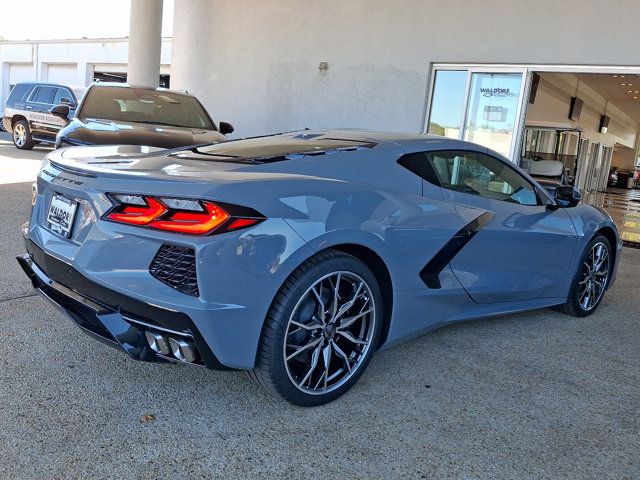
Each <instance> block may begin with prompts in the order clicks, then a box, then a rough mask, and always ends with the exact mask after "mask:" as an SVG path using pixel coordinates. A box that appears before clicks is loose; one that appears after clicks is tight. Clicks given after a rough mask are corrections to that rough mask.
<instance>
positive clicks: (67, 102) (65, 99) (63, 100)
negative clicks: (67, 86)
mask: <svg viewBox="0 0 640 480" xmlns="http://www.w3.org/2000/svg"><path fill="white" fill-rule="evenodd" d="M60 104H61V105H69V108H73V107H75V105H74V104H73V102H72V101H71V99H70V98H69V97H62V98H61V99H60Z"/></svg>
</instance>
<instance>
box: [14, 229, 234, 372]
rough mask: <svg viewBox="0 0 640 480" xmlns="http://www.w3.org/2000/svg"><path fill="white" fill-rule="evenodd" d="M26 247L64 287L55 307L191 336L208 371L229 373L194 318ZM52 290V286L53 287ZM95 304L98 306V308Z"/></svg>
mask: <svg viewBox="0 0 640 480" xmlns="http://www.w3.org/2000/svg"><path fill="white" fill-rule="evenodd" d="M25 245H26V248H27V252H28V254H29V257H30V258H31V260H32V261H33V262H34V263H35V264H36V265H37V267H38V268H39V269H40V270H42V272H44V274H45V275H46V276H47V277H49V279H51V280H52V281H53V282H54V284H56V283H57V284H59V285H60V286H61V287H63V288H62V289H59V290H60V292H59V293H63V297H64V298H61V299H57V300H56V303H58V304H60V305H61V306H63V308H65V309H66V310H68V309H67V308H66V305H62V303H64V302H59V301H58V300H65V298H66V299H67V301H69V302H73V303H85V305H87V306H88V305H90V306H91V307H92V310H96V309H98V307H104V308H102V309H99V312H100V313H102V312H101V310H102V311H115V312H118V313H119V314H121V315H122V316H124V317H129V318H131V319H132V320H136V319H138V320H141V321H144V322H146V323H148V324H150V325H157V326H158V327H165V328H169V329H172V330H177V331H184V332H188V333H189V334H190V335H191V336H192V337H193V339H194V341H195V343H196V345H197V347H198V350H199V352H200V355H201V357H202V359H203V360H204V363H205V365H206V366H207V367H208V368H211V369H216V370H229V369H230V368H229V367H226V366H224V365H222V364H221V363H220V361H219V360H218V359H217V358H216V356H215V354H214V353H213V352H212V351H211V349H210V348H209V346H208V345H207V343H206V342H205V341H204V338H203V337H202V335H201V334H200V332H199V331H198V329H197V328H196V326H195V324H194V323H193V321H192V320H191V318H190V317H189V316H188V315H186V314H185V313H183V312H178V311H175V310H169V309H166V308H162V307H158V306H155V305H150V304H148V303H145V302H143V301H141V300H137V299H135V298H132V297H128V296H127V295H123V294H121V293H118V292H115V291H113V290H110V289H109V288H106V287H103V286H102V285H99V284H97V283H95V282H93V281H92V280H89V279H88V278H86V277H85V276H84V275H82V274H81V273H80V272H78V271H77V270H76V269H75V268H73V267H72V266H71V265H69V264H67V263H65V262H63V261H61V260H58V259H57V258H55V257H53V256H52V255H49V254H47V253H45V252H44V250H42V249H41V248H40V247H38V246H37V245H36V244H35V243H33V242H32V241H31V240H28V239H27V240H25ZM18 261H19V262H20V265H21V266H22V268H23V269H24V270H25V273H27V275H28V276H29V278H30V279H31V281H32V283H33V286H34V287H35V288H40V287H41V285H38V281H37V278H35V277H36V276H35V274H34V273H33V272H29V271H28V270H29V269H28V265H27V263H26V262H25V261H24V260H23V261H20V258H19V259H18ZM25 266H27V268H25ZM51 286H53V284H52V285H51ZM47 290H48V289H47ZM43 293H46V294H50V293H51V292H49V291H44V292H43ZM95 304H98V305H97V306H96V305H95Z"/></svg>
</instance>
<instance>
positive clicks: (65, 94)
mask: <svg viewBox="0 0 640 480" xmlns="http://www.w3.org/2000/svg"><path fill="white" fill-rule="evenodd" d="M63 98H64V99H65V101H64V102H62V99H63ZM61 103H65V104H66V105H69V106H70V107H75V106H76V103H75V102H74V101H73V96H72V95H71V92H69V90H67V89H66V88H57V89H56V96H55V97H54V98H53V104H54V105H60V104H61Z"/></svg>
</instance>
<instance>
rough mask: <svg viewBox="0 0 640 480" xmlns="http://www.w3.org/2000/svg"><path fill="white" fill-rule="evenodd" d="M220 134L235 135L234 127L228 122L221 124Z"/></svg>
mask: <svg viewBox="0 0 640 480" xmlns="http://www.w3.org/2000/svg"><path fill="white" fill-rule="evenodd" d="M220 133H221V134H222V135H228V134H230V133H233V125H231V124H230V123H227V122H220Z"/></svg>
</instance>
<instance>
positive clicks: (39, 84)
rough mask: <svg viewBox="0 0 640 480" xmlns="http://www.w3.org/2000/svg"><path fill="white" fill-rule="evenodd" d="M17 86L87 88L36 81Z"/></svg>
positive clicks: (21, 83) (19, 83)
mask: <svg viewBox="0 0 640 480" xmlns="http://www.w3.org/2000/svg"><path fill="white" fill-rule="evenodd" d="M16 85H36V86H44V87H62V88H87V87H83V86H81V85H67V84H64V83H54V82H36V81H28V82H18V83H16Z"/></svg>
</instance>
